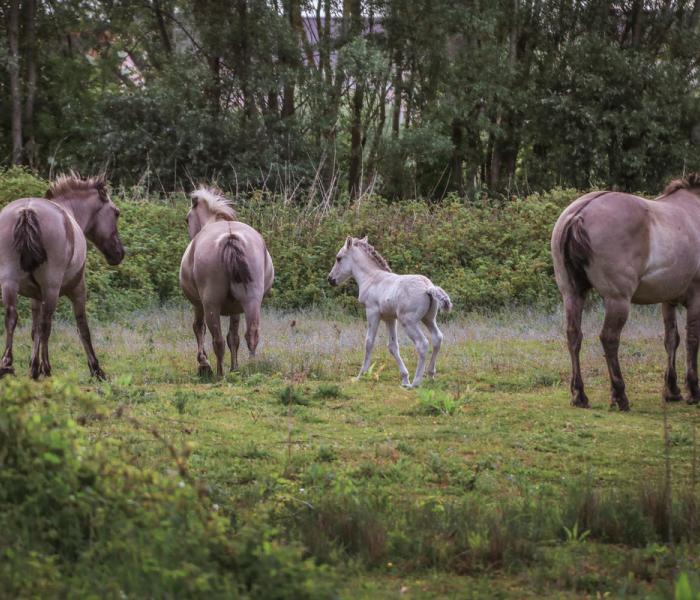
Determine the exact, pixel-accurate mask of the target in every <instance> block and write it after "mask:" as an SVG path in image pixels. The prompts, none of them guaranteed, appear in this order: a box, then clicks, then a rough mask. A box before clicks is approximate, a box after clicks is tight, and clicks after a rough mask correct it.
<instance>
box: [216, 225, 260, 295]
mask: <svg viewBox="0 0 700 600" xmlns="http://www.w3.org/2000/svg"><path fill="white" fill-rule="evenodd" d="M221 261H222V262H223V263H224V266H225V267H226V270H227V271H228V274H229V277H230V278H231V281H232V282H233V283H242V284H246V283H250V282H251V281H253V277H252V276H251V274H250V267H249V266H248V261H247V260H246V257H245V249H244V247H243V240H241V238H240V237H238V236H237V235H236V234H235V233H229V234H228V237H227V238H226V239H225V240H224V242H223V244H222V245H221Z"/></svg>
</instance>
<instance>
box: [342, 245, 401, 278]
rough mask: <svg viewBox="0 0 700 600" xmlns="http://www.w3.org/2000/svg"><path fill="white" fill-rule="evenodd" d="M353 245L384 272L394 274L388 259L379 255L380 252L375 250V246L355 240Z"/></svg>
mask: <svg viewBox="0 0 700 600" xmlns="http://www.w3.org/2000/svg"><path fill="white" fill-rule="evenodd" d="M352 243H353V245H354V246H357V247H358V248H360V249H361V250H362V251H363V252H364V253H365V254H366V255H367V256H369V257H370V258H371V259H372V260H373V261H374V262H375V263H376V264H377V266H378V267H379V268H380V269H382V270H383V271H388V272H389V273H391V272H392V271H391V267H389V263H388V262H386V259H385V258H384V257H383V256H382V255H381V254H379V252H377V251H376V250H375V249H374V246H372V245H371V244H370V243H369V242H366V241H365V240H358V239H354V240H353V241H352Z"/></svg>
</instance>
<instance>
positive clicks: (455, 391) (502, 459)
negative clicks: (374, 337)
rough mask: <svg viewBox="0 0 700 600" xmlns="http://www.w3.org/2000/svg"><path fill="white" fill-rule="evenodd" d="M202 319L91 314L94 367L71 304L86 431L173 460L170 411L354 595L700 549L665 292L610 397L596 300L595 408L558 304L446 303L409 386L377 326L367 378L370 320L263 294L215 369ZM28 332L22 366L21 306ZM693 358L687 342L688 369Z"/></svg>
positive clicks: (636, 320)
mask: <svg viewBox="0 0 700 600" xmlns="http://www.w3.org/2000/svg"><path fill="white" fill-rule="evenodd" d="M190 322H191V316H190V312H189V310H188V309H186V308H182V307H171V308H168V309H163V310H153V311H148V312H144V313H143V314H136V315H133V316H132V317H131V318H130V319H129V320H128V322H127V321H124V322H118V323H111V324H107V323H96V324H94V326H93V337H94V342H95V347H96V349H97V352H98V355H99V357H100V359H101V362H102V364H103V367H104V369H105V371H106V372H107V373H108V375H109V376H110V380H109V381H108V382H105V383H100V384H96V383H94V382H91V381H90V380H89V378H88V371H87V367H86V365H85V360H84V356H83V353H82V349H81V348H80V345H79V343H78V340H77V335H76V334H75V333H74V331H73V330H74V327H73V325H72V323H59V324H57V325H56V326H55V327H54V331H53V334H52V342H51V344H52V345H51V350H52V355H51V356H52V366H53V372H54V375H55V376H56V377H57V378H60V379H65V380H69V381H74V382H78V383H79V384H80V385H81V386H82V387H84V388H85V389H89V390H94V391H95V392H96V394H97V397H98V402H97V408H98V411H99V412H101V413H102V414H103V415H104V416H103V417H102V418H91V416H90V415H85V414H81V413H80V410H81V409H80V408H79V407H78V406H77V405H75V406H67V407H66V410H69V411H73V412H74V413H75V414H74V416H75V417H77V418H79V421H80V422H83V423H84V427H85V430H86V431H87V435H89V436H90V438H91V439H95V440H98V439H99V440H105V439H110V440H119V441H121V442H122V443H123V445H124V446H125V447H126V448H127V449H128V451H129V453H130V455H131V456H132V460H133V462H134V464H136V465H143V466H149V467H155V468H156V469H158V470H160V471H162V472H164V473H169V472H171V471H173V470H174V468H175V467H174V463H173V459H172V456H171V454H170V453H169V452H168V449H167V448H166V447H165V445H164V444H163V442H162V441H161V440H159V439H158V438H157V437H156V436H154V435H153V433H152V432H149V429H150V428H155V429H156V430H157V431H158V433H159V435H160V436H162V437H163V438H164V439H165V440H167V441H168V442H169V443H170V444H171V445H172V448H173V449H175V451H177V452H181V451H183V450H182V449H185V450H184V453H185V454H189V458H188V470H189V473H190V474H191V475H192V476H193V477H195V478H196V479H198V480H201V481H202V482H204V483H205V484H206V485H207V486H208V489H209V493H210V494H211V496H212V498H213V499H214V501H215V502H216V503H217V505H218V506H220V507H221V510H222V511H227V512H229V513H230V514H231V515H235V519H236V521H237V522H238V523H245V522H246V521H247V520H255V519H265V520H267V521H269V522H270V523H271V524H272V525H273V526H274V527H275V528H276V530H277V531H278V532H279V536H280V537H281V538H283V539H297V540H301V542H302V543H303V544H304V545H305V546H306V548H307V549H308V552H309V554H310V555H311V556H313V557H314V558H316V559H317V561H319V562H322V563H328V564H330V565H331V568H332V571H333V573H334V577H337V578H338V581H339V588H338V589H339V590H340V596H341V597H343V598H361V597H366V598H399V597H401V598H421V597H435V598H437V597H455V598H467V597H473V598H482V597H483V598H493V597H519V598H524V597H533V598H535V597H538V598H539V597H579V596H588V597H603V596H605V595H606V594H607V595H609V596H612V597H659V598H661V597H668V596H669V595H670V594H672V591H671V590H672V588H673V582H674V581H675V580H676V578H677V577H678V575H679V573H680V572H681V571H688V572H690V573H691V581H692V577H693V576H694V575H693V573H694V572H696V571H697V569H698V568H700V560H698V558H697V555H696V554H695V552H694V550H695V549H697V543H698V540H699V539H700V536H698V535H697V529H698V525H697V523H696V521H695V516H696V515H695V513H696V512H697V511H696V510H695V509H696V508H697V503H696V500H697V493H696V490H695V482H696V474H695V469H696V457H695V454H696V450H697V445H696V444H695V435H696V434H695V431H696V428H697V425H698V423H700V409H698V408H697V407H695V406H688V405H686V404H685V403H679V404H673V405H669V406H668V407H667V408H665V407H664V406H662V403H661V400H660V399H661V387H662V386H661V384H662V375H663V368H664V365H665V354H664V349H663V341H662V322H661V318H660V315H659V314H658V311H656V310H653V309H639V308H637V309H635V310H634V312H633V314H632V317H631V319H630V322H629V324H628V326H627V328H626V330H625V332H624V339H623V344H622V349H621V362H622V367H623V371H624V374H625V376H626V379H627V384H628V388H627V389H628V395H629V398H630V401H631V404H632V411H631V412H630V413H627V414H622V413H619V412H617V411H611V410H609V408H608V382H607V371H606V368H605V362H604V359H603V355H602V350H601V348H600V345H599V343H598V339H597V333H598V328H599V326H600V323H601V315H600V312H599V311H598V310H597V309H593V310H591V311H590V312H589V313H587V315H586V317H585V324H584V335H585V338H584V349H583V353H582V366H583V372H584V378H585V383H586V385H587V392H588V395H589V398H590V400H591V404H592V408H591V409H590V410H577V409H573V408H571V407H570V406H569V392H568V377H569V359H568V354H567V351H566V344H565V340H564V337H563V334H562V332H563V327H562V315H561V314H560V313H558V312H555V313H552V314H544V313H541V312H536V311H526V310H513V311H504V312H498V313H496V314H493V315H486V314H470V315H466V316H457V317H456V318H454V319H452V320H450V321H447V322H444V325H443V331H444V333H445V342H444V346H443V350H444V351H443V353H442V354H441V356H440V359H439V360H438V376H437V378H436V380H435V381H434V382H429V383H427V384H426V385H425V386H424V387H423V388H422V389H421V390H405V389H402V388H401V387H400V385H399V377H398V371H397V369H396V365H395V363H394V361H393V359H392V358H391V356H390V355H389V353H388V351H387V349H386V335H385V332H384V330H383V329H382V330H380V337H379V340H378V343H377V349H376V353H375V356H374V366H373V369H372V370H371V372H370V374H369V375H368V376H367V377H365V378H364V379H363V380H361V381H355V380H354V379H353V376H354V375H356V372H357V371H358V370H359V366H360V363H361V358H362V346H363V339H364V321H362V320H360V319H357V318H354V317H350V316H347V315H342V314H324V313H321V312H313V311H312V312H295V313H277V312H270V311H267V312H266V313H265V314H264V316H263V321H262V341H261V346H260V348H259V353H258V359H257V361H256V362H255V363H250V362H249V361H248V360H247V358H246V355H247V351H245V344H243V345H242V349H241V358H242V360H241V370H240V372H238V373H232V374H229V375H227V376H226V378H225V379H224V380H221V381H210V382H202V381H200V380H199V379H198V378H197V377H196V361H195V354H196V352H195V343H194V338H193V335H192V333H191V327H190ZM15 339H16V351H15V360H16V365H17V367H18V368H17V370H18V374H19V377H27V374H26V370H25V369H24V366H25V365H26V363H27V361H28V354H29V334H28V327H27V324H26V323H24V324H23V325H22V327H21V328H20V329H19V333H18V335H17V336H16V338H15ZM401 344H402V354H403V357H404V360H405V361H406V363H407V366H408V367H409V370H412V369H413V368H415V357H414V354H413V351H412V348H411V347H410V345H409V344H407V340H406V339H405V338H402V340H401ZM683 360H684V353H683V352H682V348H681V349H680V351H679V365H680V366H681V368H680V369H679V372H680V373H683V371H684V369H683V368H682V364H683V362H682V361H683ZM664 412H666V415H667V419H668V427H667V430H666V443H664V426H663V423H664ZM126 417H129V418H126ZM136 423H140V424H141V426H137V425H136ZM666 459H668V462H669V465H670V471H669V470H668V469H666V468H665V461H666ZM669 477H670V480H669V479H668V478H669ZM668 489H672V490H673V494H674V496H673V497H674V505H673V509H672V511H671V512H672V513H673V516H672V517H671V518H668V517H667V512H666V510H665V509H666V507H667V500H666V499H665V498H666V496H664V493H665V490H668ZM697 517H698V521H700V513H698V514H697ZM232 518H233V517H232ZM669 527H670V532H669ZM667 534H670V535H667ZM667 539H672V540H674V543H671V544H668V543H665V540H667ZM698 589H700V588H698Z"/></svg>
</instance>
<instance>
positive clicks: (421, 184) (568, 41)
mask: <svg viewBox="0 0 700 600" xmlns="http://www.w3.org/2000/svg"><path fill="white" fill-rule="evenodd" d="M0 17H1V18H2V22H3V24H4V27H3V28H2V30H1V33H0V36H1V39H0V131H1V132H2V135H0V164H2V165H5V166H7V165H9V164H13V163H14V164H25V165H27V166H29V167H31V168H32V169H34V170H36V171H38V172H40V173H42V174H43V175H44V176H47V175H50V174H51V173H55V172H56V171H58V170H66V169H69V168H74V169H79V170H81V171H84V172H91V171H95V170H98V169H106V170H107V172H108V174H109V177H110V180H111V181H112V182H114V183H120V184H124V185H127V186H131V185H134V184H140V185H144V186H147V188H148V190H149V191H170V190H175V189H181V188H183V187H185V188H187V187H188V185H189V184H190V182H191V181H196V180H204V179H216V180H217V181H219V182H220V184H222V185H223V186H226V187H228V188H230V189H234V188H235V189H236V190H238V191H242V190H246V189H251V188H268V189H270V190H274V191H276V192H281V193H284V194H285V195H286V196H287V197H290V196H295V195H297V196H301V195H304V194H307V195H308V193H309V191H312V192H313V193H314V194H318V195H320V196H321V197H323V198H324V199H329V198H335V197H344V196H347V195H349V196H356V195H359V194H361V193H364V192H367V191H374V192H376V193H380V194H382V195H384V196H386V197H389V198H407V197H429V198H434V199H439V198H442V197H444V196H445V194H446V193H449V192H456V193H458V194H460V195H464V196H467V197H474V195H476V194H478V193H479V192H481V191H482V190H489V191H490V192H492V193H507V194H513V193H517V194H522V193H527V192H531V191H537V190H545V189H550V188H552V187H555V186H562V187H576V188H579V189H582V188H590V187H594V186H606V187H616V188H619V189H625V190H634V191H646V192H650V193H653V192H656V191H658V190H659V189H660V187H661V186H662V185H663V183H664V181H665V180H666V179H668V178H669V177H671V176H676V175H678V174H679V173H681V172H683V171H687V170H690V169H693V168H697V167H698V166H700V164H699V160H698V144H700V102H699V101H698V87H699V85H700V84H699V82H698V61H699V60H700V25H699V20H700V0H678V1H674V0H656V1H644V0H627V1H617V2H604V1H601V0H489V1H485V0H342V2H341V1H340V0H313V1H312V0H5V1H3V2H2V3H0Z"/></svg>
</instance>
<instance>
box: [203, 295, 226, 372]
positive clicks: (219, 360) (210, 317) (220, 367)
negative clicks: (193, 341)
mask: <svg viewBox="0 0 700 600" xmlns="http://www.w3.org/2000/svg"><path fill="white" fill-rule="evenodd" d="M204 315H205V317H204V318H205V321H206V323H207V327H208V328H209V333H211V337H212V341H213V343H214V354H215V355H216V375H217V377H223V375H224V352H225V350H226V342H225V341H224V336H223V334H222V333H221V309H220V308H219V307H218V306H216V307H214V306H212V305H209V306H205V307H204Z"/></svg>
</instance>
